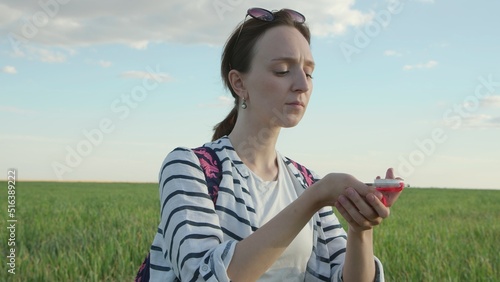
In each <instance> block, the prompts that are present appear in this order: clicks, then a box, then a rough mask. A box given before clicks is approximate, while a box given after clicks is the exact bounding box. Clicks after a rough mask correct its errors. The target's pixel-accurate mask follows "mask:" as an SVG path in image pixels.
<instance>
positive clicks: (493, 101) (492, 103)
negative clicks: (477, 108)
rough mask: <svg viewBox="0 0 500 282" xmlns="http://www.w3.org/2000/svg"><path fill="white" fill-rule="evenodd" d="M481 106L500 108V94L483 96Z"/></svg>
mask: <svg viewBox="0 0 500 282" xmlns="http://www.w3.org/2000/svg"><path fill="white" fill-rule="evenodd" d="M481 106H483V107H490V108H500V95H492V96H487V97H484V98H482V99H481Z"/></svg>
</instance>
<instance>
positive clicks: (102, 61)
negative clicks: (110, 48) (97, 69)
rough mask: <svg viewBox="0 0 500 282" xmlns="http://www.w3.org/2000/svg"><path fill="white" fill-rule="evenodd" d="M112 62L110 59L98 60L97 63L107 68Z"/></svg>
mask: <svg viewBox="0 0 500 282" xmlns="http://www.w3.org/2000/svg"><path fill="white" fill-rule="evenodd" d="M112 64H113V63H112V62H110V61H104V60H100V61H99V65H100V66H101V67H103V68H109V67H110V66H111V65H112Z"/></svg>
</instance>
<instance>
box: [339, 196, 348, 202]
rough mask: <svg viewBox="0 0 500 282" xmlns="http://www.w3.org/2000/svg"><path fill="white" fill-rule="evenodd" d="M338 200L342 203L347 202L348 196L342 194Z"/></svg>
mask: <svg viewBox="0 0 500 282" xmlns="http://www.w3.org/2000/svg"><path fill="white" fill-rule="evenodd" d="M338 201H339V202H340V203H345V202H346V198H345V197H344V196H342V195H340V196H339V198H338Z"/></svg>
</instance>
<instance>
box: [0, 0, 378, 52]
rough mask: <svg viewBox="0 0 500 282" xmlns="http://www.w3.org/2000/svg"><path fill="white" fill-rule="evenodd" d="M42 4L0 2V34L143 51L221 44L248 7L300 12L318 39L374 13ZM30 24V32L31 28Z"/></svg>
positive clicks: (345, 7) (345, 8)
mask: <svg viewBox="0 0 500 282" xmlns="http://www.w3.org/2000/svg"><path fill="white" fill-rule="evenodd" d="M61 2H62V1H61ZM64 2H66V1H64ZM41 3H46V2H45V1H40V2H39V1H30V0H16V1H9V2H7V3H6V4H0V5H1V7H0V8H1V9H0V11H2V12H0V18H1V19H2V20H0V36H7V35H8V34H9V33H12V34H15V35H16V36H17V38H19V39H20V41H21V43H22V44H24V45H32V44H33V43H34V44H40V45H45V46H59V47H61V46H89V45H93V44H125V45H128V46H130V47H132V48H136V49H145V48H147V46H148V44H150V43H152V42H176V43H188V44H200V43H201V44H209V45H222V44H223V43H224V42H225V40H226V36H227V35H228V34H229V33H230V32H231V31H232V29H233V28H234V27H235V26H236V25H237V24H238V23H240V22H241V21H242V20H243V18H244V16H245V13H246V10H247V8H248V7H249V6H260V7H267V8H268V9H270V10H273V9H280V8H283V7H287V8H291V9H295V10H297V11H300V12H302V13H303V14H304V15H305V16H306V18H307V23H308V24H309V26H310V27H311V30H312V32H313V34H315V35H317V36H335V35H338V34H342V33H344V32H346V31H347V30H349V28H351V27H360V26H362V25H364V24H367V23H368V22H370V21H371V20H372V19H373V17H374V15H375V14H376V12H377V11H372V10H366V11H361V10H358V9H356V8H355V7H354V5H355V0H337V1H329V0H310V1H307V2H290V1H286V0H278V1H274V2H273V3H272V4H271V3H269V2H268V1H264V0H258V1H253V2H252V3H251V4H250V3H247V2H246V1H223V0H215V1H214V0H200V1H184V0H169V1H160V2H158V1H143V2H140V1H121V0H110V1H97V0H88V1H68V2H67V3H65V4H59V5H57V7H50V8H47V7H42V6H41V5H42V4H41ZM54 3H56V4H57V3H59V1H54ZM116 7H119V9H117V8H116ZM317 7H321V9H318V8H317ZM4 8H5V9H4ZM4 11H8V12H4ZM4 14H6V15H7V14H8V16H9V17H8V19H7V18H4V17H3V16H2V15H4ZM34 15H37V16H40V15H42V17H40V18H43V19H44V21H43V22H39V23H38V25H33V22H32V21H33V16H34ZM43 15H45V17H43ZM35 18H36V17H35ZM23 19H28V21H26V20H23ZM30 21H31V22H30ZM40 23H41V24H40ZM30 25H31V26H35V29H33V28H31V29H30ZM58 60H61V59H56V61H58Z"/></svg>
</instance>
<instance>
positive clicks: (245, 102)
mask: <svg viewBox="0 0 500 282" xmlns="http://www.w3.org/2000/svg"><path fill="white" fill-rule="evenodd" d="M241 108H242V109H246V108H247V100H245V98H243V102H242V103H241Z"/></svg>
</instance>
